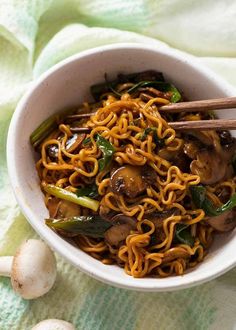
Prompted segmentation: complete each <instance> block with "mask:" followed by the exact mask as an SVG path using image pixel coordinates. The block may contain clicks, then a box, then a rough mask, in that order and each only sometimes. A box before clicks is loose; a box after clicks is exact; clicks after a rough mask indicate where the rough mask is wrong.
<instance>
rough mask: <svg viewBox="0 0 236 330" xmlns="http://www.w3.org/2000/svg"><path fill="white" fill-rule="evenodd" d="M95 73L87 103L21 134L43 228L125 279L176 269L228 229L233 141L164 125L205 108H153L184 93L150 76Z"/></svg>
mask: <svg viewBox="0 0 236 330" xmlns="http://www.w3.org/2000/svg"><path fill="white" fill-rule="evenodd" d="M105 78H106V80H105V82H104V83H101V84H97V85H93V86H91V94H92V96H93V98H94V102H91V103H88V102H86V100H85V102H84V103H83V104H82V105H79V106H78V107H77V108H75V109H69V110H66V111H65V110H63V111H61V112H59V113H57V114H55V115H53V116H51V117H50V118H48V119H47V120H46V121H44V122H43V123H42V124H41V125H40V126H39V127H38V128H37V129H36V130H35V131H34V132H33V133H32V135H31V143H32V145H33V147H34V148H35V150H36V151H37V153H38V154H39V158H38V160H37V164H36V168H37V171H38V175H39V179H40V185H41V189H42V191H43V193H44V196H45V204H46V206H47V208H48V210H49V216H48V219H46V220H45V221H46V224H47V225H48V226H49V227H50V228H51V229H52V230H54V231H56V232H57V233H58V234H59V235H61V236H63V237H65V238H66V239H68V240H69V241H71V242H72V243H73V244H75V245H76V246H78V247H79V248H80V249H81V250H83V251H84V252H86V253H88V254H89V255H91V256H92V257H94V258H96V259H98V260H100V261H101V262H103V263H104V264H107V265H110V264H116V265H118V266H120V267H123V268H124V270H125V272H126V273H127V274H128V275H131V276H133V277H145V276H149V277H151V276H152V277H166V276H170V275H182V274H184V273H185V272H186V270H188V269H190V268H192V267H195V266H196V265H197V264H198V263H199V262H201V261H202V260H203V259H204V257H205V256H206V254H207V252H208V250H209V247H210V246H211V244H212V242H213V239H215V240H217V239H218V237H219V233H220V232H226V231H231V230H233V228H234V227H235V226H236V221H235V220H234V217H235V213H236V212H235V210H236V208H235V205H236V194H235V188H236V179H235V171H236V157H235V152H236V147H235V146H236V144H235V139H234V138H233V137H232V136H231V134H230V132H228V131H223V130H220V131H215V130H207V131H196V130H176V131H175V130H174V129H173V128H171V124H170V123H171V122H178V121H186V120H188V121H194V120H204V119H210V118H212V117H213V116H214V114H213V113H210V112H191V113H190V112H180V113H171V112H169V111H166V112H165V110H164V107H163V109H160V107H162V106H163V105H167V104H169V103H176V102H179V101H180V102H184V101H185V98H184V97H183V95H181V93H180V92H179V91H178V89H177V88H176V87H175V86H174V85H172V84H170V83H168V82H166V81H165V80H164V77H163V75H162V74H161V73H159V72H156V71H145V72H140V73H132V74H126V75H125V74H119V75H118V76H117V78H116V79H115V80H113V81H108V79H107V77H105ZM78 92H79V91H78Z"/></svg>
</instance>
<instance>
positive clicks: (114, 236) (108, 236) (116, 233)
mask: <svg viewBox="0 0 236 330" xmlns="http://www.w3.org/2000/svg"><path fill="white" fill-rule="evenodd" d="M110 221H111V222H112V223H113V224H114V226H112V227H111V228H109V229H108V230H107V231H106V232H105V236H104V237H105V240H106V241H107V242H108V243H109V244H110V245H112V246H118V245H119V244H120V243H121V242H122V241H124V240H125V239H126V237H127V236H128V235H129V234H130V231H131V230H135V229H136V222H137V221H136V219H134V218H132V217H129V216H126V215H124V214H122V213H120V214H116V215H115V216H113V217H112V218H111V219H110Z"/></svg>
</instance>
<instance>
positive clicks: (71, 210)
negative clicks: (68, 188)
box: [56, 200, 80, 218]
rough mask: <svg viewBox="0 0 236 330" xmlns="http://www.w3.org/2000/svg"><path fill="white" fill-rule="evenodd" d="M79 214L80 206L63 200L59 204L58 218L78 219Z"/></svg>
mask: <svg viewBox="0 0 236 330" xmlns="http://www.w3.org/2000/svg"><path fill="white" fill-rule="evenodd" d="M79 214H80V207H79V205H77V204H75V203H72V202H69V201H66V200H61V201H60V203H59V207H58V210H57V216H56V217H57V218H71V217H76V216H77V215H79Z"/></svg>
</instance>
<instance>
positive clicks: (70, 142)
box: [47, 133, 86, 158]
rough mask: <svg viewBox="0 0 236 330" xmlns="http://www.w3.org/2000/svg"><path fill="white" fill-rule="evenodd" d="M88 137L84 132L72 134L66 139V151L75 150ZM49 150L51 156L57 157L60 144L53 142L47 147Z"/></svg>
mask: <svg viewBox="0 0 236 330" xmlns="http://www.w3.org/2000/svg"><path fill="white" fill-rule="evenodd" d="M85 137H86V134H84V133H82V134H77V133H74V134H73V135H71V137H69V138H68V139H67V141H66V145H65V148H66V151H67V152H70V153H71V152H73V151H75V150H76V149H77V148H78V147H79V146H80V145H81V143H82V142H83V141H84V139H85ZM47 151H48V154H49V156H50V157H51V158H57V157H58V145H56V144H51V145H49V146H48V147H47Z"/></svg>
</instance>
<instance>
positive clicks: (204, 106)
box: [158, 97, 236, 113]
mask: <svg viewBox="0 0 236 330" xmlns="http://www.w3.org/2000/svg"><path fill="white" fill-rule="evenodd" d="M235 107H236V97H224V98H221V99H210V100H201V101H191V102H179V103H171V104H167V105H163V106H161V107H160V108H159V109H158V110H160V111H165V112H172V113H173V112H195V111H198V112H199V111H203V112H204V111H209V110H223V109H231V108H235Z"/></svg>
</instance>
